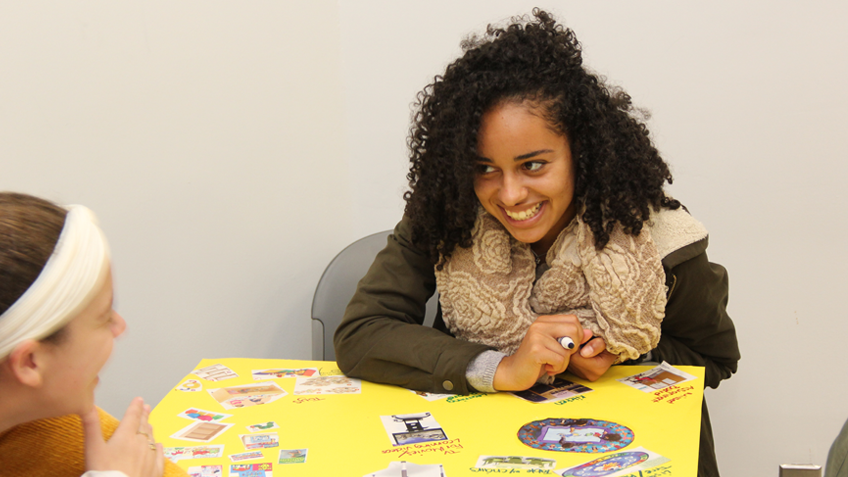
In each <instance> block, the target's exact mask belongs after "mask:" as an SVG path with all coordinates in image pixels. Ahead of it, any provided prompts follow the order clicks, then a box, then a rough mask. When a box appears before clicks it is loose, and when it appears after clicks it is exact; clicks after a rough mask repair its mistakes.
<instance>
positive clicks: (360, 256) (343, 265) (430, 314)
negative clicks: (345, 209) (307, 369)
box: [312, 230, 439, 361]
mask: <svg viewBox="0 0 848 477" xmlns="http://www.w3.org/2000/svg"><path fill="white" fill-rule="evenodd" d="M391 233H392V231H391V230H384V231H382V232H377V233H376V234H372V235H369V236H367V237H363V238H361V239H359V240H357V241H356V242H353V243H352V244H350V245H348V246H347V247H345V249H344V250H342V251H341V252H339V254H338V255H336V257H335V258H333V260H332V261H331V262H330V264H329V265H327V268H326V269H325V270H324V274H323V275H321V280H319V281H318V286H317V287H315V295H314V296H313V297H312V359H313V360H317V361H335V359H336V351H335V349H334V348H333V334H334V333H335V332H336V328H337V327H338V326H339V323H341V322H342V317H343V316H344V312H345V308H347V304H348V303H349V302H350V299H351V298H353V294H354V293H355V292H356V285H357V284H358V283H359V280H361V279H362V277H364V276H365V273H367V272H368V269H369V268H370V267H371V263H373V262H374V258H375V257H376V256H377V254H378V253H379V252H380V250H383V248H385V247H386V239H387V237H388V236H389V234H391ZM438 295H439V294H438V293H436V294H434V295H433V297H432V298H430V301H428V302H427V314H426V317H425V321H424V324H425V325H428V326H432V324H433V320H434V318H435V316H436V309H437V308H438V303H439V298H438Z"/></svg>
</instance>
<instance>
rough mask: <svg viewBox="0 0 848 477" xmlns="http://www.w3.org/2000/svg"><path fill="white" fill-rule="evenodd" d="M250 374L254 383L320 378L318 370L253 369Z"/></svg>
mask: <svg viewBox="0 0 848 477" xmlns="http://www.w3.org/2000/svg"><path fill="white" fill-rule="evenodd" d="M251 374H252V375H253V380H254V381H262V380H263V379H280V378H300V377H304V378H309V377H313V376H321V373H320V372H319V371H318V368H291V369H288V368H271V369H254V370H253V371H252V372H251Z"/></svg>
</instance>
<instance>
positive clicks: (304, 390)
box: [294, 376, 362, 394]
mask: <svg viewBox="0 0 848 477" xmlns="http://www.w3.org/2000/svg"><path fill="white" fill-rule="evenodd" d="M361 392H362V381H360V380H358V379H354V378H349V377H347V376H318V377H314V378H297V381H295V384H294V394H359V393H361Z"/></svg>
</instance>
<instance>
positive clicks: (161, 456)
mask: <svg viewBox="0 0 848 477" xmlns="http://www.w3.org/2000/svg"><path fill="white" fill-rule="evenodd" d="M164 451H165V449H163V447H162V444H161V443H157V444H156V450H155V451H154V452H156V463H155V465H154V467H153V469H154V471H153V475H155V476H157V477H158V476H160V475H162V474H163V473H164V472H165V452H164Z"/></svg>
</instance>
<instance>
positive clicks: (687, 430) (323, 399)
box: [150, 358, 704, 477]
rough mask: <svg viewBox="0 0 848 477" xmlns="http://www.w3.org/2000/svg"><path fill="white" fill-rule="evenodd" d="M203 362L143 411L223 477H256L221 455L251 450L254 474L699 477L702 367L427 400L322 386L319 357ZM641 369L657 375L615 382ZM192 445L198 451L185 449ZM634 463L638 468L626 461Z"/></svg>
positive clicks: (165, 438)
mask: <svg viewBox="0 0 848 477" xmlns="http://www.w3.org/2000/svg"><path fill="white" fill-rule="evenodd" d="M200 369H204V370H205V371H203V372H200V373H199V374H189V375H187V376H186V377H185V378H184V379H183V380H182V381H181V382H180V383H178V385H177V386H176V387H175V388H174V389H173V390H172V391H171V392H170V393H168V395H167V396H165V398H164V399H163V400H162V402H160V403H159V405H158V406H156V408H155V409H154V410H153V412H152V414H151V416H150V422H151V423H152V424H153V426H154V430H155V433H156V438H157V440H158V441H160V442H162V443H163V445H164V446H165V447H166V448H171V450H170V451H168V452H170V453H175V455H176V458H180V457H182V458H181V459H180V460H177V464H178V465H179V466H181V467H183V468H185V469H189V468H197V467H198V466H207V465H221V466H222V469H223V472H222V473H221V474H218V475H221V476H228V475H233V476H237V475H238V476H241V475H262V474H261V473H257V474H250V473H249V472H247V471H244V472H243V473H239V472H238V469H235V471H233V472H231V468H230V466H231V465H233V464H234V462H233V461H232V460H231V457H230V456H232V455H234V454H246V453H249V452H254V453H255V454H254V455H255V456H259V458H258V459H254V460H246V461H242V462H240V463H241V464H251V466H252V468H256V469H260V470H261V468H260V467H261V466H253V464H266V463H269V464H271V465H270V466H266V467H265V468H266V469H272V471H273V475H276V476H282V475H287V476H288V475H291V476H336V475H343V476H354V477H358V476H371V475H376V476H382V475H398V476H401V475H406V474H402V473H401V470H400V469H401V467H400V465H401V464H400V462H404V464H403V466H404V467H407V466H409V468H410V469H413V468H415V469H418V470H422V469H430V471H432V469H436V468H438V465H439V464H440V465H441V466H442V467H441V469H440V471H441V472H442V473H443V475H444V476H446V477H458V476H465V475H475V474H484V473H485V474H491V473H496V474H497V473H510V474H549V475H559V473H556V474H555V472H554V470H555V469H556V470H557V471H562V470H563V469H566V468H571V467H575V466H580V465H583V464H587V463H591V465H584V467H583V468H582V470H581V472H578V473H577V475H584V476H591V475H604V476H616V477H618V476H628V475H635V476H654V475H673V476H675V477H677V476H688V477H695V476H696V475H697V467H698V466H697V464H698V439H699V435H700V417H701V401H702V399H703V387H704V385H703V379H704V369H703V368H700V367H692V366H678V367H675V368H674V369H676V370H679V371H680V372H681V374H685V375H688V376H689V380H688V381H685V382H678V383H677V384H673V385H671V386H670V387H665V388H664V389H660V390H653V389H649V387H650V386H652V385H654V386H655V387H657V386H660V385H657V384H656V383H657V382H660V381H663V380H665V381H666V382H667V383H672V382H673V381H674V380H678V381H679V380H680V378H678V377H675V376H674V374H673V373H672V374H669V373H664V372H660V371H654V369H655V368H654V367H649V366H615V367H613V368H611V369H610V370H609V371H608V372H607V373H606V375H605V376H604V377H603V378H601V379H600V380H598V381H596V382H587V381H583V380H580V379H578V378H575V377H568V379H569V380H571V381H573V382H574V383H576V384H578V385H582V386H585V387H588V388H590V389H591V391H588V392H584V393H582V394H577V395H573V396H572V397H569V398H566V399H564V400H561V401H558V402H544V403H534V402H529V401H525V400H522V399H519V398H518V397H516V396H514V395H512V394H510V393H495V394H472V395H469V396H453V397H446V398H441V399H436V400H432V401H430V400H428V399H426V398H425V397H422V396H420V395H419V394H416V393H414V392H412V391H409V390H407V389H404V388H400V387H397V386H390V385H383V384H374V383H370V382H361V387H360V386H359V383H358V381H352V384H351V383H350V382H348V383H346V384H344V383H343V384H344V387H342V388H339V389H338V392H335V393H333V392H327V389H330V387H332V386H331V385H328V383H330V381H332V379H329V378H327V379H325V380H324V381H320V380H318V381H315V380H314V378H315V377H317V375H318V374H320V376H323V377H328V376H341V372H340V371H339V370H338V368H337V367H336V364H335V363H334V362H326V361H296V360H271V359H241V358H229V359H204V360H202V361H201V362H200V363H199V364H198V365H197V367H196V368H195V371H196V370H200ZM296 369H301V370H304V371H299V373H300V374H301V377H300V378H299V379H300V382H305V384H298V387H297V388H296V387H295V386H296V383H298V378H295V377H277V376H282V375H284V372H285V370H296ZM310 369H311V370H310ZM313 370H314V371H313ZM648 371H650V372H651V373H653V377H651V376H647V377H646V376H642V377H640V378H638V379H630V383H631V385H628V384H625V383H623V382H621V381H619V379H624V378H627V377H628V376H633V375H636V374H638V373H645V372H648ZM233 373H234V374H236V375H237V377H232V375H233ZM254 373H255V374H256V376H254ZM275 373H276V374H275ZM669 376H670V379H671V381H669ZM309 379H313V381H312V383H313V384H312V385H310V384H309V381H308V380H309ZM335 379H336V380H341V378H335ZM304 380H306V381H304ZM315 383H317V384H315ZM322 383H323V384H322ZM201 387H202V389H201ZM637 387H643V388H644V389H646V390H640V389H637ZM224 388H229V389H224ZM577 388H580V386H577ZM304 390H305V392H311V393H320V394H305V393H303V392H304ZM296 391H297V392H298V393H296ZM578 392H579V390H578ZM228 396H233V397H232V398H229V399H231V400H229V401H228V400H227V399H228ZM187 411H195V412H187ZM192 417H194V418H195V419H201V420H200V421H196V420H192ZM203 419H205V421H204V420H203ZM433 422H436V424H435V425H434V424H433ZM249 426H253V427H250V428H249ZM590 434H591V435H590ZM169 436H180V438H175V437H169ZM244 436H247V437H244ZM207 439H208V441H207ZM557 439H559V440H557ZM593 439H594V440H593ZM220 446H223V448H221V447H220ZM263 446H273V447H263ZM593 446H594V449H593ZM605 446H606V447H605ZM616 446H621V447H620V448H616ZM191 447H199V448H200V449H199V450H197V449H195V450H191V449H188V450H185V451H184V450H182V449H184V448H191ZM548 449H553V450H548ZM581 450H582V452H578V451H581ZM586 450H589V451H592V450H594V452H585V451H586ZM283 451H285V452H283ZM168 452H166V453H168ZM193 452H194V453H196V454H197V455H194V456H193V457H194V458H190V457H192V453H193ZM208 452H212V455H215V452H218V453H219V454H220V456H219V457H208V455H210V454H209V453H208ZM260 453H261V455H260ZM204 456H206V457H204ZM486 456H487V457H488V459H487V458H485V457H486ZM646 456H648V457H646ZM246 457H249V455H247V456H246ZM481 457H483V458H481ZM281 459H282V460H281ZM628 459H630V460H628ZM634 459H635V460H634ZM639 459H642V460H641V461H639ZM646 459H647V460H646ZM304 460H305V461H304ZM552 460H553V461H555V463H552V462H550V461H552ZM281 461H282V462H283V463H280V462H281ZM392 462H395V464H392ZM633 462H641V464H639V465H641V466H642V467H628V466H633V465H635V464H634V463H633ZM646 463H647V464H648V467H645V464H646ZM657 463H658V464H657ZM534 464H539V465H541V467H532V466H533V465H534ZM652 464H656V465H653V466H651V465H652ZM416 466H421V467H416ZM424 466H426V467H424ZM622 467H623V468H624V470H621V469H622ZM617 468H618V469H617ZM392 469H394V470H392ZM616 469H617V470H616ZM628 469H635V470H632V471H629V470H628ZM640 469H641V470H640ZM395 470H396V471H397V472H396V473H394V472H395ZM381 471H383V473H381ZM403 472H406V470H404V471H403ZM593 472H594V473H593ZM266 475H267V474H266ZM409 475H419V474H414V473H412V471H411V470H410V474H409ZM420 475H430V474H424V473H422V474H420ZM434 475H439V474H438V473H437V474H434ZM566 475H569V474H568V473H566ZM439 477H441V476H439Z"/></svg>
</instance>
